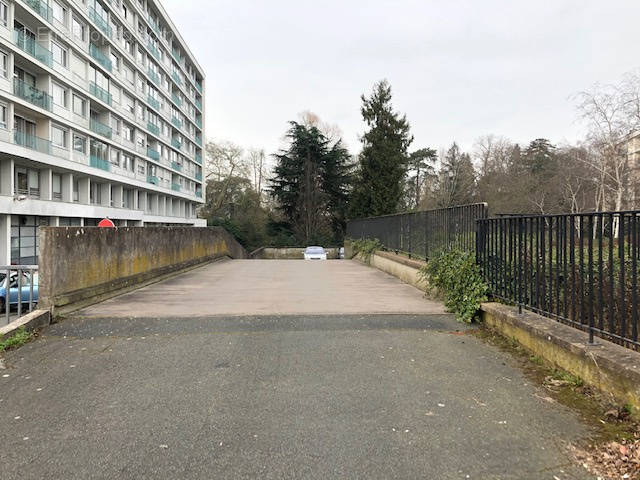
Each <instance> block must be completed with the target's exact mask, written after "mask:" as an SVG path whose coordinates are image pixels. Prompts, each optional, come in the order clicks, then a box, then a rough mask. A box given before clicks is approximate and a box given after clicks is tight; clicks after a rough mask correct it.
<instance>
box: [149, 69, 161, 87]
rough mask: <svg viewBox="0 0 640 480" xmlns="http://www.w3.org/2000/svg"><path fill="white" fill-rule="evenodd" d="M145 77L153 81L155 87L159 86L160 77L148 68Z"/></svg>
mask: <svg viewBox="0 0 640 480" xmlns="http://www.w3.org/2000/svg"><path fill="white" fill-rule="evenodd" d="M147 75H149V78H150V79H151V80H152V81H153V83H155V84H156V85H160V76H159V75H158V74H157V73H156V72H154V71H153V70H151V69H150V68H149V69H147Z"/></svg>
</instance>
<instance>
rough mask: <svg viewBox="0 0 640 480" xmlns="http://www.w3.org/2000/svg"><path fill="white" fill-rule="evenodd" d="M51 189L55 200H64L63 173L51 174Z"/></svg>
mask: <svg viewBox="0 0 640 480" xmlns="http://www.w3.org/2000/svg"><path fill="white" fill-rule="evenodd" d="M51 191H52V194H53V199H54V200H62V175H60V174H59V173H54V174H52V175H51Z"/></svg>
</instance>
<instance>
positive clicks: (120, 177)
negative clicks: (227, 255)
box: [0, 0, 204, 264]
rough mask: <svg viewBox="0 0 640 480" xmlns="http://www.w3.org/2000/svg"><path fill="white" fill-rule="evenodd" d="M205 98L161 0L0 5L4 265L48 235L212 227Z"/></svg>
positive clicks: (6, 0) (31, 255)
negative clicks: (107, 224) (93, 229)
mask: <svg viewBox="0 0 640 480" xmlns="http://www.w3.org/2000/svg"><path fill="white" fill-rule="evenodd" d="M203 96H204V72H203V71H202V69H201V68H200V66H199V65H198V63H197V62H196V60H195V58H194V57H193V55H192V54H191V53H190V51H189V48H188V47H187V45H186V44H185V42H184V40H183V39H182V38H181V36H180V34H179V33H178V32H177V30H176V28H175V26H174V25H173V24H172V22H171V20H170V19H169V17H168V16H167V14H166V12H165V11H164V9H163V8H162V6H161V5H160V4H159V2H158V1H157V0H153V1H150V0H46V1H45V0H0V264H2V263H3V262H6V263H13V264H33V263H35V262H36V261H37V255H38V227H39V226H42V225H51V226H64V225H79V226H94V225H96V224H97V222H98V221H99V220H100V219H102V218H110V219H112V220H113V221H114V222H115V223H116V225H123V226H124V225H130V226H131V225H134V226H145V225H194V226H203V225H204V221H203V220H200V219H197V218H196V209H197V208H198V206H199V205H200V204H202V203H203V193H204V188H203V187H204V185H203V172H202V158H203V131H204V110H203V105H204V101H203Z"/></svg>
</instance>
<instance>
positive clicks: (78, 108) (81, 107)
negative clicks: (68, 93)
mask: <svg viewBox="0 0 640 480" xmlns="http://www.w3.org/2000/svg"><path fill="white" fill-rule="evenodd" d="M73 113H75V114H76V115H80V116H81V117H83V118H86V117H87V102H86V100H85V99H84V98H82V97H79V96H78V95H76V94H73Z"/></svg>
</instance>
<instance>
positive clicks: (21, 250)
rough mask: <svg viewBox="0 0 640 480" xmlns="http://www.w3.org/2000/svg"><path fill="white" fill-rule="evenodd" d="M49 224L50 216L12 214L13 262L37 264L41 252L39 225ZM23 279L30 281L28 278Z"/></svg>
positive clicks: (16, 263) (17, 263)
mask: <svg viewBox="0 0 640 480" xmlns="http://www.w3.org/2000/svg"><path fill="white" fill-rule="evenodd" d="M46 225H49V218H48V217H35V216H32V215H28V216H27V215H11V263H12V264H13V265H36V264H37V263H38V254H39V253H40V236H39V233H38V227H40V226H46ZM23 281H28V279H27V278H25V279H23Z"/></svg>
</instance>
